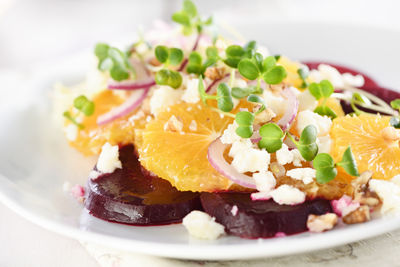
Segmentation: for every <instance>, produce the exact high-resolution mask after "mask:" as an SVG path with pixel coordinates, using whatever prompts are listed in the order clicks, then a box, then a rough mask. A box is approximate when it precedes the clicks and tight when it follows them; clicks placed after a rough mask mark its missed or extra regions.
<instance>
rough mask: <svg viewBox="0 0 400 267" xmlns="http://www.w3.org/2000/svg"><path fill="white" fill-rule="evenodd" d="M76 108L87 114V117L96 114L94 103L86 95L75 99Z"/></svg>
mask: <svg viewBox="0 0 400 267" xmlns="http://www.w3.org/2000/svg"><path fill="white" fill-rule="evenodd" d="M74 107H75V108H76V109H77V110H79V111H81V112H82V113H83V114H85V116H90V115H92V114H93V113H94V103H93V102H92V101H90V100H89V99H88V98H87V97H86V96H84V95H80V96H78V97H77V98H75V99H74Z"/></svg>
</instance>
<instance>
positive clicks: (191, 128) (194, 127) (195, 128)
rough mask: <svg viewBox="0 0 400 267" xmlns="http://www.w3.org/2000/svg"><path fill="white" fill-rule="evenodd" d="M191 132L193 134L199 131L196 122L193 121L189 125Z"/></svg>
mask: <svg viewBox="0 0 400 267" xmlns="http://www.w3.org/2000/svg"><path fill="white" fill-rule="evenodd" d="M189 130H191V131H192V132H195V131H197V122H196V121H195V120H192V121H191V122H190V124H189Z"/></svg>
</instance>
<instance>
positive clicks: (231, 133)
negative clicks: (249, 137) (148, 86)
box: [221, 122, 242, 145]
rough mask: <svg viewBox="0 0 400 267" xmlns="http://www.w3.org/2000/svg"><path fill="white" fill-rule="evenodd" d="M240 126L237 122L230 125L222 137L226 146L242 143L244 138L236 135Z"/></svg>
mask: <svg viewBox="0 0 400 267" xmlns="http://www.w3.org/2000/svg"><path fill="white" fill-rule="evenodd" d="M237 127H238V125H237V123H236V122H233V123H231V124H229V125H228V127H227V128H226V129H225V131H224V133H223V134H222V136H221V142H222V143H223V144H225V145H230V144H233V143H234V142H236V141H240V140H241V139H242V138H241V137H240V136H239V135H237V134H236V129H237Z"/></svg>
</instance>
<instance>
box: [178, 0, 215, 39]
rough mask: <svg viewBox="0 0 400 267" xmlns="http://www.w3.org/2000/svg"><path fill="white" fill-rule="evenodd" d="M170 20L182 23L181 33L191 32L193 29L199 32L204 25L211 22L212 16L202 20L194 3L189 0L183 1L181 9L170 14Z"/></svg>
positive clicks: (188, 33)
mask: <svg viewBox="0 0 400 267" xmlns="http://www.w3.org/2000/svg"><path fill="white" fill-rule="evenodd" d="M172 20H173V21H175V22H176V23H179V24H181V25H182V30H183V34H185V35H190V34H192V33H193V31H194V30H196V31H197V32H198V33H201V32H202V31H203V28H204V26H209V25H211V24H212V22H213V19H212V17H209V18H208V19H206V20H202V19H201V18H200V16H199V14H198V13H197V8H196V6H195V4H194V3H193V2H192V1H190V0H184V1H183V8H182V10H180V11H178V12H175V13H174V14H173V15H172Z"/></svg>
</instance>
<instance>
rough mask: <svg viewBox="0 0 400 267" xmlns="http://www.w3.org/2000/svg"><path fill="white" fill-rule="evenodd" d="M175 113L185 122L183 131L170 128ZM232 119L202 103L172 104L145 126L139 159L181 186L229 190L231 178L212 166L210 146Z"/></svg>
mask: <svg viewBox="0 0 400 267" xmlns="http://www.w3.org/2000/svg"><path fill="white" fill-rule="evenodd" d="M172 116H175V118H176V119H177V120H178V121H180V122H181V123H182V125H183V128H182V129H181V131H179V130H176V129H175V130H174V129H168V128H169V127H168V122H169V121H170V119H171V117H172ZM232 121H233V119H232V118H230V117H227V116H221V114H220V113H218V112H216V111H214V110H212V109H211V108H208V107H206V106H204V105H202V104H187V103H180V104H176V105H174V106H170V107H169V108H167V109H165V110H164V111H163V112H161V113H159V114H158V116H157V118H155V119H154V120H153V121H151V122H149V123H148V124H147V126H146V128H145V129H144V130H143V132H142V144H141V146H140V148H139V149H138V151H139V156H140V161H141V163H142V165H143V166H144V167H145V168H146V169H147V170H149V171H151V172H153V173H155V174H156V175H158V176H159V177H161V178H164V179H166V180H168V181H169V182H171V184H172V185H174V186H175V187H176V188H177V189H178V190H182V191H186V190H187V191H209V192H210V191H221V190H227V189H229V188H230V187H231V185H232V182H231V181H230V180H228V179H227V178H225V177H224V176H222V175H221V174H219V173H218V172H217V171H216V170H215V169H214V168H213V167H212V166H211V164H210V163H209V162H208V159H207V149H208V146H209V145H210V143H211V142H212V141H214V140H215V139H216V138H217V137H219V136H221V135H222V134H223V131H224V130H225V128H226V127H227V126H228V124H230V123H232ZM166 124H167V125H166ZM182 125H181V126H182ZM194 125H195V126H194Z"/></svg>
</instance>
